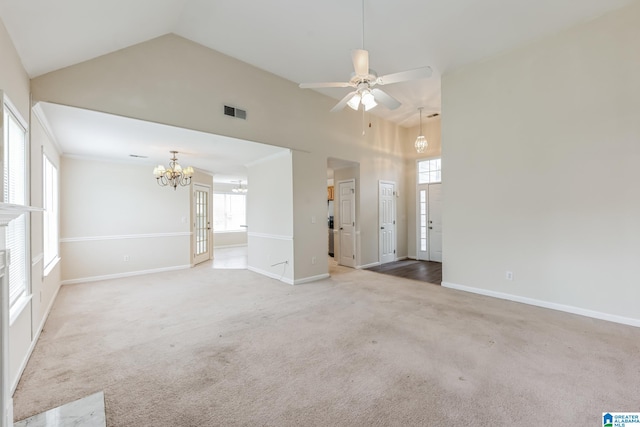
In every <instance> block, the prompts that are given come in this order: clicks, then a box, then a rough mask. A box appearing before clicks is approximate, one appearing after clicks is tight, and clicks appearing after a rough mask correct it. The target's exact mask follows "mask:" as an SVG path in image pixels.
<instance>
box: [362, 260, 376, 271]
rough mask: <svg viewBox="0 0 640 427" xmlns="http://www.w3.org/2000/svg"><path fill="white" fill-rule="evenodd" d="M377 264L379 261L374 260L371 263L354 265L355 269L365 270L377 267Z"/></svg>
mask: <svg viewBox="0 0 640 427" xmlns="http://www.w3.org/2000/svg"><path fill="white" fill-rule="evenodd" d="M379 265H380V261H376V262H372V263H371V264H365V265H358V266H356V270H365V269H367V268H371V267H377V266H379Z"/></svg>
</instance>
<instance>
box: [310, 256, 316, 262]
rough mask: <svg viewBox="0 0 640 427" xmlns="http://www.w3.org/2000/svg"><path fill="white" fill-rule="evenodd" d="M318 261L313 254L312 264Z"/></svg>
mask: <svg viewBox="0 0 640 427" xmlns="http://www.w3.org/2000/svg"><path fill="white" fill-rule="evenodd" d="M315 263H316V257H314V256H312V257H311V264H315Z"/></svg>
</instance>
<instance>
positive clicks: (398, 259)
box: [396, 256, 409, 262]
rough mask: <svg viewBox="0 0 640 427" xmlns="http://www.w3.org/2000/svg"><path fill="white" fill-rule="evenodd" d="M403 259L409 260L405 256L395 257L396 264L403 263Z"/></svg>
mask: <svg viewBox="0 0 640 427" xmlns="http://www.w3.org/2000/svg"><path fill="white" fill-rule="evenodd" d="M405 259H409V257H406V256H399V257H397V258H396V262H397V261H404V260H405Z"/></svg>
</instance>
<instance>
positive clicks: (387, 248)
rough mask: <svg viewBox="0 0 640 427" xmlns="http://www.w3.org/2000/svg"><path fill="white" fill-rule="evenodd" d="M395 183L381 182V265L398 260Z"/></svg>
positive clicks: (379, 216)
mask: <svg viewBox="0 0 640 427" xmlns="http://www.w3.org/2000/svg"><path fill="white" fill-rule="evenodd" d="M395 186H396V185H395V183H393V182H385V181H380V185H379V193H378V194H379V205H380V206H379V215H378V218H379V221H380V230H379V232H380V237H379V243H378V245H379V248H380V264H384V263H387V262H392V261H395V259H396V196H395V194H396V192H395Z"/></svg>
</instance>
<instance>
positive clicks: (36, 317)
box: [0, 20, 60, 390]
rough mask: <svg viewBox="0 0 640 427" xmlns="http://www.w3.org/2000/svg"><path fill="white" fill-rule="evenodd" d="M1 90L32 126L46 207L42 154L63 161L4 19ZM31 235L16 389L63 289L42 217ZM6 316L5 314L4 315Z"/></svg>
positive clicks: (15, 348) (34, 174) (12, 372)
mask: <svg viewBox="0 0 640 427" xmlns="http://www.w3.org/2000/svg"><path fill="white" fill-rule="evenodd" d="M0 58H2V66H0V90H1V91H2V92H4V94H5V95H6V96H7V97H8V98H9V100H10V101H11V103H12V104H13V105H14V106H15V108H16V109H17V110H18V113H19V114H20V115H21V116H22V118H23V119H24V120H25V121H27V123H28V124H29V127H30V132H29V143H30V147H29V151H30V155H31V165H30V167H29V180H30V186H29V187H30V201H29V203H30V204H31V205H32V206H36V207H41V206H42V152H43V151H45V152H46V153H47V154H48V155H49V158H50V159H51V160H52V162H54V163H55V162H58V161H59V154H58V152H57V150H56V148H55V147H54V146H53V144H52V141H51V140H50V138H49V136H48V135H47V134H46V132H45V131H44V129H43V127H42V125H41V124H40V122H39V121H38V120H37V119H35V118H34V119H33V120H32V119H31V111H30V87H29V86H30V82H29V76H28V75H27V73H26V71H25V70H24V68H23V66H22V63H21V61H20V58H19V57H18V54H17V52H16V50H15V47H14V46H13V43H12V42H11V39H10V37H9V35H8V34H7V31H6V28H5V27H4V24H3V23H2V21H1V20H0ZM30 215H31V217H30V221H29V222H30V233H31V242H30V246H31V254H30V258H31V292H32V298H31V299H30V301H29V303H28V304H27V306H26V307H25V308H24V309H23V310H22V311H21V312H20V313H19V315H17V316H14V319H13V322H12V324H11V326H10V334H9V335H10V336H9V378H8V381H9V386H10V387H11V388H12V390H13V389H15V387H16V385H17V382H18V379H19V375H20V373H21V372H22V370H23V369H24V366H25V365H26V363H27V360H28V357H29V354H30V352H31V351H32V349H33V347H34V345H35V342H36V340H37V337H38V336H39V334H40V331H41V329H42V327H43V325H44V322H45V320H46V316H47V314H48V312H49V310H50V308H51V306H52V304H53V302H54V299H55V296H56V294H57V292H58V289H59V286H60V266H59V264H58V265H57V266H56V267H55V268H53V269H52V270H51V271H50V272H49V274H48V275H47V276H46V277H44V275H43V265H42V260H41V257H42V214H38V213H32V214H30ZM0 241H2V243H0V245H1V247H4V230H2V232H0ZM3 314H4V313H3Z"/></svg>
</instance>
